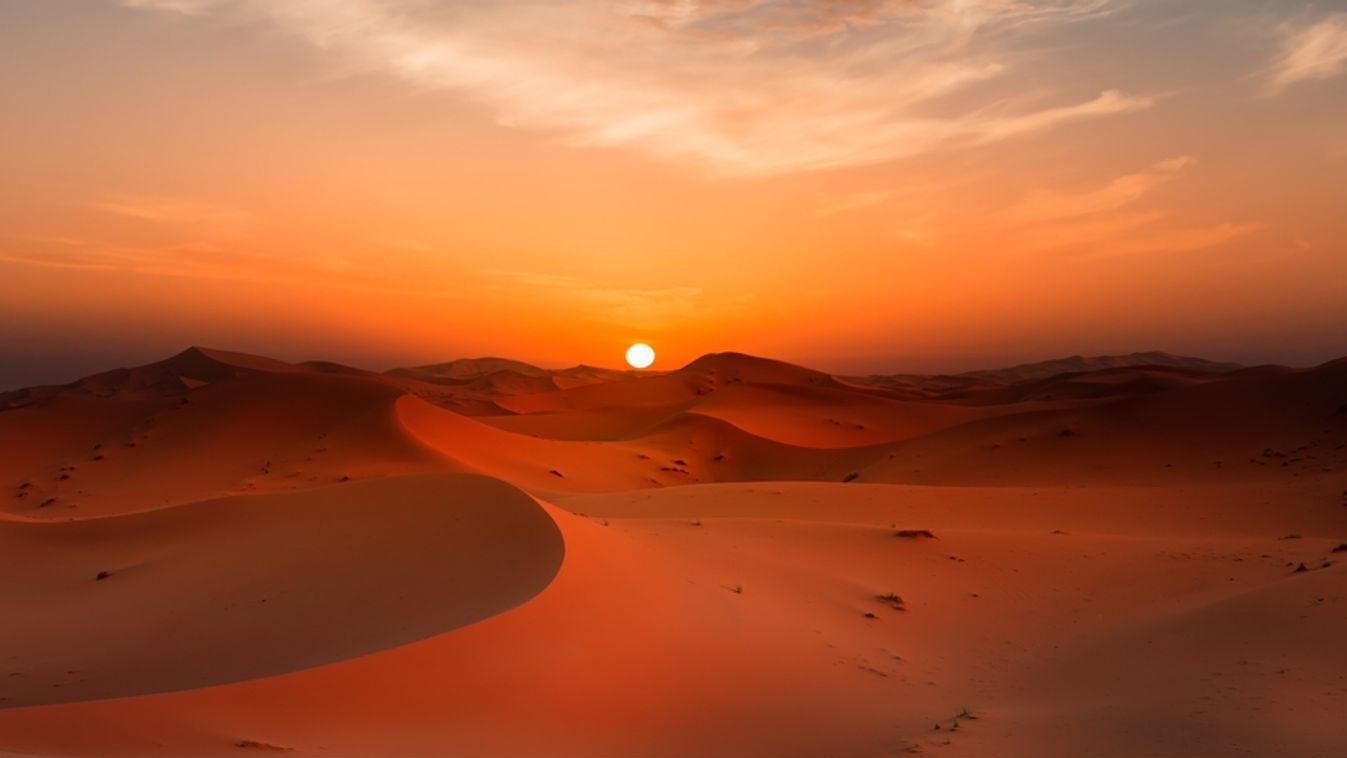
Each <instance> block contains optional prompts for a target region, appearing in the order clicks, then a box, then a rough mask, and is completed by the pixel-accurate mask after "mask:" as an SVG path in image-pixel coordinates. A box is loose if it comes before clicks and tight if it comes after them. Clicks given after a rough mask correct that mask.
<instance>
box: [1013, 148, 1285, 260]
mask: <svg viewBox="0 0 1347 758" xmlns="http://www.w3.org/2000/svg"><path fill="white" fill-rule="evenodd" d="M1194 163H1195V161H1194V159H1193V158H1192V157H1190V156H1180V157H1177V158H1170V159H1168V160H1164V161H1160V162H1159V163H1156V164H1155V165H1153V166H1151V167H1150V168H1148V169H1146V170H1144V171H1139V172H1137V173H1133V174H1127V175H1124V176H1120V177H1117V178H1115V179H1113V180H1111V181H1109V182H1107V183H1105V184H1103V185H1101V186H1098V187H1095V188H1093V189H1087V190H1083V191H1080V192H1074V193H1072V192H1058V191H1050V190H1038V191H1035V192H1031V193H1029V194H1028V195H1027V196H1026V197H1025V198H1024V199H1022V200H1020V201H1019V202H1018V203H1015V204H1014V205H1012V206H1010V207H1008V208H1006V209H1005V210H1004V211H1002V212H1000V213H998V214H996V215H995V216H994V218H993V226H994V227H999V231H998V232H997V236H998V237H999V238H1001V239H1005V240H1007V245H1008V246H1009V247H1010V248H1011V249H1015V250H1020V251H1025V252H1044V251H1049V250H1075V251H1079V252H1081V253H1083V254H1085V255H1086V256H1088V257H1096V258H1097V257H1110V256H1120V255H1134V254H1140V253H1159V252H1167V253H1180V252H1191V251H1194V250H1201V249H1205V248H1209V247H1215V246H1217V245H1220V244H1223V243H1225V242H1228V241H1230V240H1232V239H1235V238H1236V237H1241V236H1243V235H1245V234H1249V233H1251V232H1253V231H1256V230H1258V229H1261V228H1262V227H1261V225H1258V224H1249V223H1233V222H1222V223H1217V224H1214V225H1210V226H1202V227H1173V226H1165V222H1166V221H1167V220H1168V219H1169V213H1167V212H1166V211H1163V210H1143V209H1138V208H1137V207H1136V206H1138V205H1139V204H1141V203H1142V201H1143V200H1144V199H1145V198H1146V196H1147V195H1149V194H1150V193H1151V191H1152V190H1154V189H1155V188H1156V187H1159V186H1161V185H1164V184H1168V183H1169V182H1172V181H1175V180H1176V179H1178V178H1179V177H1180V176H1182V175H1183V173H1184V172H1185V171H1186V170H1187V169H1188V168H1189V167H1191V166H1192V165H1194Z"/></svg>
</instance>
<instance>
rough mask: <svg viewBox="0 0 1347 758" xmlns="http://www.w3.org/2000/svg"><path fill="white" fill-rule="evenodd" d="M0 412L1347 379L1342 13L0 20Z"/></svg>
mask: <svg viewBox="0 0 1347 758" xmlns="http://www.w3.org/2000/svg"><path fill="white" fill-rule="evenodd" d="M0 61H3V64H4V65H3V66H0V98H3V102H4V119H3V120H0V166H3V167H4V168H3V179H0V222H2V223H0V323H3V324H4V327H3V329H0V355H3V356H4V357H5V365H4V366H3V368H2V369H0V387H6V386H16V385H18V384H24V383H30V382H37V381H56V380H69V379H72V378H74V377H75V376H77V375H79V374H81V373H86V372H88V371H92V370H95V369H99V368H107V367H111V366H115V365H123V364H126V363H134V362H141V361H146V360H151V359H155V358H159V357H163V356H165V355H167V354H169V353H171V352H175V351H176V350H177V349H180V348H181V347H184V346H186V345H188V344H193V343H196V344H208V345H213V346H217V347H224V348H232V349H238V350H245V351H251V352H260V353H266V354H271V355H275V356H277V357H281V358H288V359H306V358H328V359H334V360H343V361H348V362H353V363H358V364H361V365H365V366H369V367H387V366H390V365H394V364H405V363H417V362H429V361H436V360H445V359H449V358H453V357H459V356H466V355H484V354H486V355H506V356H510V357H515V358H520V359H524V360H529V361H533V362H536V363H540V364H544V365H569V364H574V363H578V362H585V363H592V364H600V365H617V364H619V363H620V362H621V359H622V352H623V350H624V349H625V346H626V344H627V343H629V342H631V341H635V340H645V341H649V342H650V343H652V344H653V345H654V346H655V348H656V350H657V351H659V362H658V363H657V364H656V367H657V368H671V367H674V366H676V365H679V364H681V363H683V362H685V361H687V360H690V359H691V358H693V357H695V356H697V355H699V354H702V353H705V352H710V351H716V350H730V349H733V350H741V351H746V352H752V353H759V354H766V355H771V356H773V357H779V358H783V359H787V360H794V361H797V362H802V363H807V364H810V365H814V366H817V367H819V368H824V369H832V370H836V371H854V372H861V371H869V370H954V369H966V368H976V367H982V366H989V365H996V364H1002V363H1006V362H1015V361H1019V360H1029V359H1038V358H1045V357H1050V356H1054V355H1059V354H1069V353H1109V352H1130V351H1133V350H1143V349H1164V350H1170V351H1175V352H1186V353H1197V354H1201V355H1204V356H1207V357H1212V358H1220V359H1233V360H1240V361H1245V362H1258V361H1281V362H1291V363H1313V362H1316V361H1320V360H1324V359H1328V358H1331V357H1336V356H1339V355H1343V354H1347V328H1344V326H1343V325H1344V324H1347V245H1345V243H1347V220H1345V219H1347V214H1344V213H1343V211H1342V208H1343V199H1344V197H1347V136H1345V135H1347V12H1344V9H1343V8H1342V7H1341V6H1336V7H1335V6H1334V4H1333V3H1322V2H1321V3H1310V2H1305V3H1301V2H1288V3H1275V4H1274V3H1267V2H1255V1H1253V0H1194V2H1186V3H1181V4H1180V3H1173V2H1161V0H1132V1H1129V2H1123V0H929V1H928V2H921V1H918V0H893V1H891V2H880V1H878V0H873V1H868V0H850V1H842V0H832V1H831V2H823V1H821V0H815V1H814V2H809V1H808V0H805V1H800V0H796V1H795V2H779V1H764V0H700V1H699V0H617V1H615V2H558V1H556V0H536V1H534V2H500V3H473V2H467V1H466V0H452V1H451V0H438V1H435V0H391V1H387V2H379V3H376V2H374V1H373V0H289V1H288V2H285V3H275V2H267V1H265V0H122V1H121V2H117V1H116V0H87V1H82V2H76V1H74V0H53V1H51V2H40V3H38V2H21V1H17V2H0Z"/></svg>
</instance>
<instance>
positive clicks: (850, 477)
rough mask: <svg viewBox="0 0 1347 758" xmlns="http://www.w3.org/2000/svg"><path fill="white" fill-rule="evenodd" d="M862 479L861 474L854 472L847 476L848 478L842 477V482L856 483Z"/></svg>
mask: <svg viewBox="0 0 1347 758" xmlns="http://www.w3.org/2000/svg"><path fill="white" fill-rule="evenodd" d="M860 478H861V475H860V473H859V472H856V471H852V472H851V473H850V474H847V475H846V476H844V477H842V482H843V483H846V482H854V481H856V480H857V479H860Z"/></svg>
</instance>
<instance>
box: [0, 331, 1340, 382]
mask: <svg viewBox="0 0 1347 758" xmlns="http://www.w3.org/2000/svg"><path fill="white" fill-rule="evenodd" d="M192 347H200V348H205V349H213V350H221V351H227V352H235V353H243V354H248V355H259V356H263V357H266V358H275V359H277V360H281V361H285V362H287V363H302V362H305V361H331V362H335V363H340V364H343V365H347V366H350V367H352V368H358V369H365V370H369V371H376V372H384V371H389V370H392V369H396V368H407V367H414V366H425V365H432V364H437V363H446V362H449V361H454V360H463V359H477V358H503V359H507V360H517V361H521V362H523V363H528V364H530V365H534V366H537V367H538V368H543V369H549V370H557V369H565V368H572V367H575V366H580V365H586V366H595V367H598V368H607V369H615V370H624V371H625V370H630V369H631V367H630V366H627V365H626V364H625V363H623V362H622V360H621V357H620V356H619V357H618V359H617V360H612V361H609V362H606V363H589V362H584V361H573V362H570V363H566V362H562V363H549V362H546V361H531V360H527V359H525V358H521V357H518V356H512V355H502V354H492V355H457V356H447V357H439V358H430V359H419V358H411V359H408V360H396V359H382V360H380V359H377V358H375V359H368V360H366V359H362V358H361V357H360V356H353V357H351V358H347V359H338V358H334V357H332V356H331V355H314V354H308V353H305V352H303V351H291V352H281V353H269V352H260V351H257V350H249V349H246V348H244V347H240V346H228V345H213V344H200V343H198V344H193V345H184V346H180V347H173V348H167V349H165V350H160V351H157V352H153V351H151V352H142V353H137V354H134V357H131V356H132V354H130V353H126V354H124V355H126V356H127V357H124V358H121V359H118V358H116V357H114V355H115V354H112V353H109V354H107V355H106V358H105V359H100V356H101V355H103V354H100V353H97V352H94V351H85V352H82V353H81V354H79V355H68V354H61V355H52V356H51V360H50V362H48V361H44V360H41V359H40V358H39V359H37V360H35V361H34V362H33V363H29V364H25V365H16V364H9V363H7V364H5V366H4V367H3V368H2V369H0V392H8V391H12V390H17V389H23V388H26V387H37V386H60V385H63V384H68V383H71V382H74V381H77V380H79V379H82V378H84V377H86V376H90V375H93V374H98V373H102V372H104V371H112V370H115V369H119V368H132V367H135V366H143V365H146V364H149V363H155V362H158V361H162V360H165V359H167V358H170V357H172V356H174V355H177V354H178V353H181V352H183V351H184V350H187V349H189V348H192ZM725 352H731V353H743V352H745V351H742V350H733V349H729V348H727V349H721V350H708V351H707V352H706V353H703V354H702V355H708V354H712V353H725ZM1151 352H1161V353H1168V354H1170V355H1175V356H1181V357H1185V358H1200V359H1203V360H1208V361H1212V362H1215V363H1237V364H1240V365H1243V366H1259V365H1284V366H1291V367H1293V368H1311V367H1314V366H1318V365H1321V364H1323V363H1327V362H1330V361H1333V360H1337V359H1338V358H1342V357H1344V356H1343V355H1331V356H1327V357H1324V358H1323V359H1322V360H1317V359H1311V360H1309V361H1304V362H1296V361H1279V360H1267V359H1258V358H1253V359H1245V360H1240V359H1237V358H1232V357H1224V356H1213V355H1203V354H1196V353H1191V352H1182V351H1175V350H1164V349H1135V350H1132V349H1126V350H1116V351H1104V352H1096V351H1074V352H1070V351H1068V352H1062V353H1054V354H1044V355H1025V356H1013V355H1007V356H1005V357H1004V358H1002V359H1000V360H996V359H994V358H987V359H979V358H971V357H962V358H955V357H944V358H942V357H939V356H934V357H909V358H904V357H902V356H893V357H889V358H882V357H864V356H862V357H857V358H844V359H832V360H831V361H829V360H827V359H824V360H821V361H805V360H792V359H789V358H784V357H782V356H777V355H761V354H756V353H748V354H750V355H755V356H756V357H759V358H768V359H772V360H780V361H784V362H786V363H793V364H796V365H800V366H804V367H807V368H812V369H816V370H819V371H825V372H827V373H831V374H834V375H839V376H865V375H870V374H876V375H885V374H909V373H910V374H957V373H965V372H972V371H980V370H995V369H1004V368H1011V367H1014V366H1018V365H1022V364H1033V363H1040V362H1047V361H1053V360H1059V359H1065V358H1071V357H1085V358H1095V357H1101V356H1124V355H1132V354H1135V353H1151ZM697 357H700V356H694V357H693V358H692V359H689V360H686V361H681V362H679V363H677V364H673V363H670V362H669V361H667V360H663V359H659V358H658V357H657V362H656V364H655V365H654V366H652V367H651V368H650V370H651V371H653V372H661V371H673V370H677V369H679V368H682V367H683V366H685V365H687V364H688V363H691V362H692V361H693V360H696V358H697Z"/></svg>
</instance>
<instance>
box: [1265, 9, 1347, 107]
mask: <svg viewBox="0 0 1347 758" xmlns="http://www.w3.org/2000/svg"><path fill="white" fill-rule="evenodd" d="M1344 70H1347V13H1334V14H1332V15H1330V16H1327V17H1325V18H1323V19H1321V20H1320V21H1318V22H1317V23H1314V24H1311V25H1309V26H1303V27H1300V28H1289V29H1288V30H1286V31H1285V39H1284V41H1283V44H1282V53H1281V56H1280V57H1278V58H1277V60H1276V61H1275V62H1274V63H1273V64H1272V67H1271V68H1270V69H1269V71H1268V72H1267V73H1268V78H1269V81H1270V85H1271V88H1272V89H1273V91H1278V90H1281V89H1284V88H1286V87H1288V86H1290V85H1292V84H1296V83H1297V82H1303V81H1309V80H1312V79H1332V78H1334V77H1336V76H1338V75H1340V74H1342V72H1343V71H1344Z"/></svg>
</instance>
